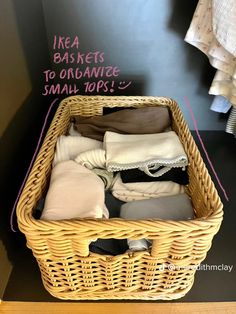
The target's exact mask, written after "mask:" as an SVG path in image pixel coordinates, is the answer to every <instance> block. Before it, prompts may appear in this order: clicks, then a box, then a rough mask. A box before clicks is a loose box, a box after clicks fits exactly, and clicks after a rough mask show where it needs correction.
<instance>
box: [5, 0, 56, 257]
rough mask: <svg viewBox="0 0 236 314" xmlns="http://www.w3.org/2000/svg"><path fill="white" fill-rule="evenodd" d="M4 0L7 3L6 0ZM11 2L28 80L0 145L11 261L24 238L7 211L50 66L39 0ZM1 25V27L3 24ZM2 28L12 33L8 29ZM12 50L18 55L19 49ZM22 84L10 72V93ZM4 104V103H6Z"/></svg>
mask: <svg viewBox="0 0 236 314" xmlns="http://www.w3.org/2000/svg"><path fill="white" fill-rule="evenodd" d="M3 1H8V2H9V0H3ZM10 2H11V7H12V11H13V13H14V16H15V18H14V21H15V23H16V25H17V32H18V35H19V36H18V38H19V40H20V43H21V47H22V48H23V54H24V59H25V60H26V67H27V72H28V74H29V77H30V82H31V88H30V90H29V94H28V96H27V97H26V99H25V100H24V101H23V102H22V103H21V104H19V109H18V111H17V112H16V114H15V115H14V116H13V118H12V119H11V121H10V123H9V124H8V126H7V128H6V129H5V131H4V133H3V135H2V137H1V147H0V148H1V154H0V173H1V176H0V191H1V196H2V197H1V219H0V236H1V238H2V240H3V243H4V245H5V247H6V249H7V251H8V255H9V259H10V260H11V261H12V262H13V263H14V262H15V259H14V256H15V254H20V252H19V248H20V247H19V242H20V241H25V240H24V237H23V236H22V234H21V233H19V232H17V233H13V232H11V231H10V214H11V209H12V207H13V204H14V201H15V199H16V196H17V193H18V190H19V188H20V185H21V183H22V182H23V179H24V176H25V174H26V171H27V168H28V167H29V164H30V160H31V158H32V156H33V152H34V150H35V148H36V144H37V140H38V137H39V134H40V130H41V127H42V124H43V120H44V116H45V114H46V112H47V110H48V107H49V104H50V100H49V99H47V100H46V99H45V98H43V97H42V96H40V94H41V90H42V84H43V76H42V71H43V70H44V69H45V68H48V67H50V60H49V51H48V43H47V36H46V30H45V24H44V16H43V10H42V3H41V1H38V0H31V1H28V0H21V1H18V0H12V1H10ZM1 26H2V27H4V25H1ZM5 31H6V32H8V35H9V36H11V33H9V30H8V29H6V30H5ZM15 53H16V54H17V53H18V51H15ZM0 54H1V51H0ZM16 66H17V65H16ZM21 84H22V82H21V80H20V79H19V80H17V81H16V77H15V76H14V72H13V73H12V76H11V85H12V93H14V86H16V85H18V86H21ZM4 105H5V106H6V105H7V103H5V104H4ZM14 226H15V228H16V229H17V225H16V219H14Z"/></svg>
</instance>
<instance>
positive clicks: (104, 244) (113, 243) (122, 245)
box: [89, 239, 128, 256]
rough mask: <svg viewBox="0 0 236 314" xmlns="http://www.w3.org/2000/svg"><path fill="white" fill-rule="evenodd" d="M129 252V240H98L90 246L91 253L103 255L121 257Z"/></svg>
mask: <svg viewBox="0 0 236 314" xmlns="http://www.w3.org/2000/svg"><path fill="white" fill-rule="evenodd" d="M127 250H128V245H127V240H126V239H124V240H117V239H97V241H95V242H92V243H91V244H90V246H89V251H90V252H93V253H97V254H101V255H113V256H115V255H119V254H124V253H125V252H126V251H127Z"/></svg>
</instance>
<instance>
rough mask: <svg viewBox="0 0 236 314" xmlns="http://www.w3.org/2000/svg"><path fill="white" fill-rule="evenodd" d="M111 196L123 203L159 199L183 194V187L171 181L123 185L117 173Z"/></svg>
mask: <svg viewBox="0 0 236 314" xmlns="http://www.w3.org/2000/svg"><path fill="white" fill-rule="evenodd" d="M111 192H112V195H113V196H114V197H116V198H118V199H119V200H121V201H123V202H131V201H137V200H144V199H149V198H159V197H162V196H170V195H176V194H181V193H184V186H183V185H180V184H178V183H175V182H172V181H161V182H160V181H153V182H133V183H123V182H122V180H121V177H120V173H118V174H117V175H116V176H115V178H114V180H113V183H112V187H111Z"/></svg>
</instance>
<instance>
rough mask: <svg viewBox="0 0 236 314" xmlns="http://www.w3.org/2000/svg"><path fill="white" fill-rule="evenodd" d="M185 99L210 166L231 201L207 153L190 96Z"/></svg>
mask: <svg viewBox="0 0 236 314" xmlns="http://www.w3.org/2000/svg"><path fill="white" fill-rule="evenodd" d="M184 101H185V103H186V105H187V107H188V109H189V112H190V116H191V118H192V121H193V125H194V128H195V131H196V133H197V136H198V139H199V141H200V143H201V145H202V149H203V151H204V153H205V155H206V158H207V161H208V163H209V165H210V167H211V169H212V171H213V173H214V176H215V178H216V180H217V183H218V184H219V187H220V188H221V190H222V192H223V194H224V197H225V199H226V200H227V201H229V198H228V195H227V193H226V191H225V189H224V187H223V185H222V184H221V182H220V179H219V177H218V175H217V173H216V171H215V168H214V166H213V164H212V162H211V160H210V157H209V155H208V153H207V150H206V148H205V145H204V143H203V140H202V138H201V135H200V133H199V130H198V125H197V120H196V118H195V115H194V112H193V109H192V107H191V105H190V102H189V100H188V98H187V97H186V96H184Z"/></svg>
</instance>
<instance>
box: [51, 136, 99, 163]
mask: <svg viewBox="0 0 236 314" xmlns="http://www.w3.org/2000/svg"><path fill="white" fill-rule="evenodd" d="M97 148H102V143H101V142H99V141H96V140H93V139H91V138H88V137H84V136H70V135H69V136H65V135H61V136H59V137H58V139H57V144H56V152H55V156H54V160H53V167H55V166H56V164H58V163H59V162H62V161H66V160H73V159H74V158H75V157H77V156H78V155H79V154H80V153H83V152H85V151H87V150H92V149H97Z"/></svg>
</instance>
